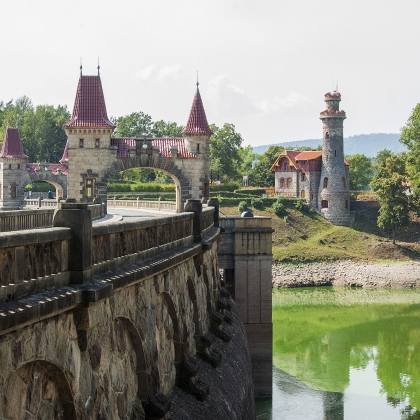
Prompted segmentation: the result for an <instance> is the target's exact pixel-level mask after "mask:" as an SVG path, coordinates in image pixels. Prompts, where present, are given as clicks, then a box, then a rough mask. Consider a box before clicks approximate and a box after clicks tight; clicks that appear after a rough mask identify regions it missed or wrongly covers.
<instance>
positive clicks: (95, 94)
mask: <svg viewBox="0 0 420 420" xmlns="http://www.w3.org/2000/svg"><path fill="white" fill-rule="evenodd" d="M71 127H110V128H114V127H115V126H114V124H112V122H111V121H110V120H109V119H108V114H107V112H106V105H105V98H104V93H103V90H102V83H101V78H100V77H99V76H82V75H81V76H80V79H79V84H78V86H77V92H76V100H75V101H74V108H73V115H72V117H71V119H70V121H69V122H68V123H67V124H64V126H63V128H71Z"/></svg>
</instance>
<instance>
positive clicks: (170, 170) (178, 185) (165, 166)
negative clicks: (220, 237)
mask: <svg viewBox="0 0 420 420" xmlns="http://www.w3.org/2000/svg"><path fill="white" fill-rule="evenodd" d="M134 168H150V169H154V170H157V171H160V172H163V173H164V174H166V175H168V176H169V177H170V178H171V179H172V181H173V182H174V186H175V188H174V192H175V201H176V211H177V213H179V212H181V211H183V208H184V203H185V202H186V201H187V199H188V198H191V186H190V182H189V180H188V179H187V178H186V176H185V175H184V174H183V173H182V172H181V171H180V169H179V168H178V167H177V166H176V165H175V164H174V163H173V162H172V161H169V162H168V159H161V158H159V157H154V156H150V155H140V156H137V155H136V156H133V157H128V158H124V159H117V160H115V161H114V162H113V163H112V165H111V167H110V168H109V169H108V171H107V172H106V173H105V175H104V177H103V179H102V180H101V184H102V185H104V186H107V185H108V183H109V181H110V180H111V179H112V178H115V176H116V175H117V174H119V173H120V172H122V171H125V170H127V169H134ZM99 195H100V192H99V188H98V196H99Z"/></svg>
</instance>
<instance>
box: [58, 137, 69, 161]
mask: <svg viewBox="0 0 420 420" xmlns="http://www.w3.org/2000/svg"><path fill="white" fill-rule="evenodd" d="M68 161H69V142H68V140H67V141H66V146H65V147H64V152H63V156H62V158H61V159H60V160H59V162H60V163H68Z"/></svg>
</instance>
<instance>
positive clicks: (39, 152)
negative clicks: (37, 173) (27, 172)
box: [19, 105, 70, 163]
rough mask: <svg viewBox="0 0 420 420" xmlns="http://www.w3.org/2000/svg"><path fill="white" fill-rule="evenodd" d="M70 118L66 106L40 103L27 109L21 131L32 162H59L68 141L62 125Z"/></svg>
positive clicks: (25, 148) (26, 150)
mask: <svg viewBox="0 0 420 420" xmlns="http://www.w3.org/2000/svg"><path fill="white" fill-rule="evenodd" d="M69 119H70V114H69V112H68V110H67V107H66V106H61V105H58V107H57V108H55V107H53V106H52V105H38V106H37V107H36V109H34V108H28V109H27V110H26V112H25V116H24V118H23V121H22V124H21V126H20V128H19V132H20V135H21V138H22V144H23V149H24V151H25V153H26V154H27V155H28V157H29V160H30V161H31V162H50V163H54V162H57V163H58V161H59V160H60V159H61V157H62V155H63V151H64V147H65V146H66V141H67V136H66V133H65V131H64V130H63V128H62V127H63V125H64V124H65V123H66V122H67V121H68V120H69Z"/></svg>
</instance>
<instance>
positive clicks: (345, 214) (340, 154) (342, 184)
mask: <svg viewBox="0 0 420 420" xmlns="http://www.w3.org/2000/svg"><path fill="white" fill-rule="evenodd" d="M324 100H325V102H326V105H327V107H326V110H325V111H322V112H321V114H320V119H321V121H322V128H323V145H322V170H321V178H320V185H319V195H318V197H319V198H318V200H319V202H318V208H319V209H320V210H321V214H322V215H323V216H324V217H325V218H326V219H327V220H329V221H330V222H331V223H333V224H335V225H349V224H350V223H351V216H350V191H349V164H348V162H347V161H346V160H345V159H344V149H343V121H344V119H345V118H346V113H345V112H344V111H340V101H341V94H340V93H339V92H335V91H334V92H329V93H326V94H325V96H324Z"/></svg>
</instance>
